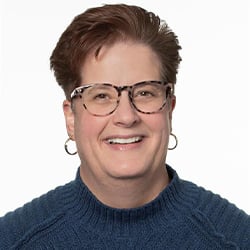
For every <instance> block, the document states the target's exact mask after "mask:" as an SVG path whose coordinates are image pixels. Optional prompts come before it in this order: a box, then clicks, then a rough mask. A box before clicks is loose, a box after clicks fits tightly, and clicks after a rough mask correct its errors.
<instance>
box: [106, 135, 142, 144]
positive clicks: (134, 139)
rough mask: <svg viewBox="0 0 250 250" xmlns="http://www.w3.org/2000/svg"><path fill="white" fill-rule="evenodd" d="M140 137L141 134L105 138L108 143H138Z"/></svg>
mask: <svg viewBox="0 0 250 250" xmlns="http://www.w3.org/2000/svg"><path fill="white" fill-rule="evenodd" d="M142 138H143V137H142V136H133V137H129V138H119V137H114V138H109V139H107V142H108V143H109V144H130V143H138V142H140V141H142Z"/></svg>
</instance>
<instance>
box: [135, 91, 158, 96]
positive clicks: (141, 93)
mask: <svg viewBox="0 0 250 250" xmlns="http://www.w3.org/2000/svg"><path fill="white" fill-rule="evenodd" d="M136 96H145V97H147V96H148V97H149V96H154V93H153V92H150V91H147V90H142V91H139V92H138V93H136Z"/></svg>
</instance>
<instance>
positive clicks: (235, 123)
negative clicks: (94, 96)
mask: <svg viewBox="0 0 250 250" xmlns="http://www.w3.org/2000/svg"><path fill="white" fill-rule="evenodd" d="M123 2H124V3H132V4H136V5H141V6H142V7H144V8H146V9H148V10H151V11H153V12H155V13H157V14H158V15H159V16H160V17H161V18H162V19H165V20H166V21H167V23H168V24H169V25H170V27H171V28H172V29H173V30H174V32H175V33H176V34H177V35H178V37H179V40H180V44H181V46H182V47H183V49H182V51H181V55H182V58H183V62H182V63H181V67H180V73H179V75H178V82H177V86H176V95H177V106H176V110H175V112H174V121H173V131H174V133H175V134H176V135H177V136H178V138H179V145H178V148H177V149H176V150H175V151H170V152H169V153H168V157H167V162H168V163H169V164H170V165H172V166H173V167H174V168H175V169H176V170H177V171H178V173H179V175H180V176H181V177H182V178H184V179H188V180H190V181H193V182H195V183H197V184H198V185H201V186H204V187H205V188H207V189H209V190H212V191H213V192H215V193H219V194H220V195H221V196H223V197H225V198H227V199H228V200H230V201H231V202H233V203H235V204H236V205H237V206H238V207H240V208H242V209H243V210H245V211H246V212H247V213H250V198H249V197H250V170H249V166H250V150H249V149H250V145H249V143H250V135H249V125H250V124H249V123H250V121H249V120H250V119H249V118H250V117H249V116H250V112H249V111H250V110H249V99H250V94H249V69H250V68H249V66H250V63H249V42H250V41H249V33H248V32H249V30H250V29H249V28H250V27H249V20H247V16H249V14H250V13H249V6H247V4H248V3H247V2H248V1H247V0H245V1H244V0H235V1H232V0H220V1H218V0H210V1H200V0H189V1H185V0H182V1H181V0H175V1H172V0H162V1H145V0H141V1H139V0H137V1H123ZM103 3H116V1H105V2H104V1H93V0H92V1H90V0H89V1H86V0H85V1H83V0H82V1H80V0H77V1H76V0H75V1H74V0H72V1H66V0H53V1H33V0H22V1H19V0H3V1H2V2H1V5H2V6H0V8H1V39H0V41H1V54H0V59H1V67H0V70H1V72H0V76H1V78H0V82H1V85H0V116H1V122H0V131H1V136H0V216H1V215H4V214H5V213H6V212H7V211H9V210H13V209H15V208H16V207H18V206H21V205H23V204H24V203H25V202H27V201H30V200H31V199H32V198H35V197H37V196H40V195H41V194H43V193H45V192H47V191H48V190H50V189H52V188H54V187H56V186H58V185H62V184H64V183H66V182H68V181H70V180H72V179H73V178H74V177H75V173H76V169H77V167H78V165H79V160H78V158H77V156H75V157H74V156H73V157H71V156H69V155H67V154H66V153H65V152H64V148H63V144H64V141H65V140H66V138H67V134H66V130H65V125H64V117H63V113H62V101H63V99H64V96H63V92H62V90H61V89H60V88H59V87H58V86H57V84H56V82H55V79H54V77H53V74H52V72H51V71H50V69H49V57H50V54H51V52H52V50H53V48H54V46H55V44H56V42H57V40H58V38H59V36H60V35H61V33H62V32H63V31H64V30H65V28H66V26H67V25H68V24H69V23H70V22H71V21H72V19H73V17H74V16H76V15H77V14H79V13H81V12H83V11H84V10H85V9H86V8H89V7H92V6H96V5H101V4H103Z"/></svg>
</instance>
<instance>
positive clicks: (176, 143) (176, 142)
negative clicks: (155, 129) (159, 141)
mask: <svg viewBox="0 0 250 250" xmlns="http://www.w3.org/2000/svg"><path fill="white" fill-rule="evenodd" d="M170 135H172V136H173V137H174V140H175V145H174V146H173V147H171V148H168V150H173V149H175V148H176V147H177V145H178V140H177V137H176V135H174V134H173V133H170Z"/></svg>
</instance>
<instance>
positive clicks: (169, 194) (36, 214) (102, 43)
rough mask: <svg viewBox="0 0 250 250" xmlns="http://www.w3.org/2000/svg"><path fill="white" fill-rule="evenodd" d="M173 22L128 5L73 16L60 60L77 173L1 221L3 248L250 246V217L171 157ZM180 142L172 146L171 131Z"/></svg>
mask: <svg viewBox="0 0 250 250" xmlns="http://www.w3.org/2000/svg"><path fill="white" fill-rule="evenodd" d="M180 49H181V47H180V45H179V42H178V39H177V36H176V35H175V33H174V32H173V31H172V30H171V29H170V28H169V26H168V25H167V24H166V22H165V21H163V20H161V19H160V18H159V17H158V16H157V15H155V14H154V13H152V12H149V11H146V10H145V9H143V8H141V7H138V6H132V5H125V4H114V5H112V4H111V5H104V6H102V7H95V8H91V9H88V10H86V11H85V12H84V13H82V14H80V15H78V16H77V17H75V18H74V19H73V21H72V22H71V24H70V25H69V26H68V27H67V28H66V30H65V31H64V32H63V33H62V35H61V37H60V38H59V41H58V43H57V44H56V47H55V49H54V50H53V53H52V55H51V57H50V62H51V68H52V70H53V72H54V74H55V78H56V80H57V82H58V84H59V85H60V86H61V87H62V88H63V90H64V93H65V97H66V99H65V100H64V102H63V111H64V116H65V122H66V129H67V133H68V137H69V138H68V139H67V141H66V144H65V149H66V152H67V153H69V154H73V153H70V150H69V147H68V143H69V142H70V141H75V143H76V147H77V154H78V156H79V159H80V166H79V168H78V171H77V174H76V178H75V179H74V180H73V181H71V182H69V183H68V184H65V185H64V186H60V187H58V188H56V189H54V190H52V191H50V192H48V193H47V194H45V195H43V196H41V197H39V198H37V199H35V200H33V201H31V202H30V203H27V204H26V205H24V206H23V207H21V208H19V209H17V210H15V211H13V212H10V213H7V214H6V215H5V216H4V217H2V218H0V248H1V249H247V247H248V246H249V245H250V217H249V215H247V214H246V213H245V212H243V211H242V210H240V209H239V208H237V207H236V206H235V205H233V204H232V203H230V202H229V201H227V200H225V199H223V198H221V197H220V196H219V195H217V194H214V193H212V192H210V191H207V190H205V189H204V188H202V187H199V186H198V185H196V184H194V183H192V182H190V181H185V180H183V179H181V178H180V177H179V176H178V174H177V172H176V171H175V170H174V169H173V168H172V167H170V166H169V164H166V163H165V161H166V156H167V153H168V149H169V148H170V149H172V148H175V146H176V145H177V137H176V136H175V135H174V134H173V131H172V130H173V128H172V117H173V110H174V108H175V104H176V96H175V91H174V90H175V84H176V75H177V72H178V67H179V63H180V61H181V57H180V55H179V50H180ZM171 136H172V137H173V138H174V139H175V140H176V145H175V146H174V147H171V146H170V145H169V144H170V143H169V141H170V137H171Z"/></svg>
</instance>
